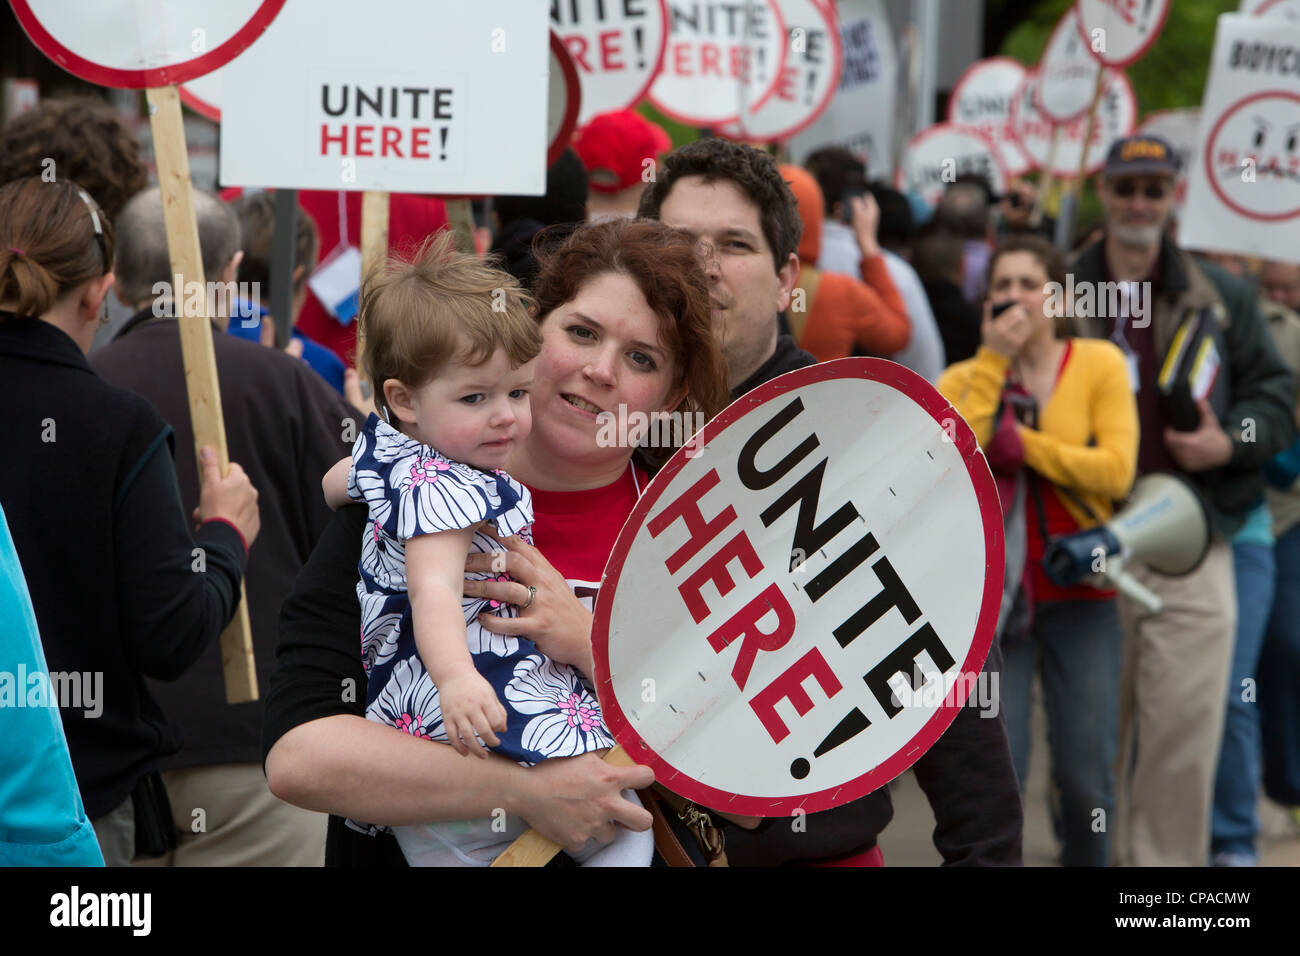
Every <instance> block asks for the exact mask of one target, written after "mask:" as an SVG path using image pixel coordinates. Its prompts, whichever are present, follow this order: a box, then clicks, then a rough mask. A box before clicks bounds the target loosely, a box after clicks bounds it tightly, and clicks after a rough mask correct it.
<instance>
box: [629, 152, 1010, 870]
mask: <svg viewBox="0 0 1300 956" xmlns="http://www.w3.org/2000/svg"><path fill="white" fill-rule="evenodd" d="M640 215H642V216H645V217H648V218H654V219H659V220H661V221H663V222H664V223H666V224H667V225H670V226H674V227H678V228H682V229H686V230H687V231H689V232H691V233H693V234H694V235H695V236H696V238H697V239H698V240H699V241H700V250H701V258H702V262H703V265H704V268H705V273H706V275H707V276H708V278H709V283H710V288H711V293H712V299H713V303H714V310H713V317H714V323H715V329H716V330H717V332H718V335H719V337H720V338H721V340H722V347H723V352H724V354H725V356H726V360H727V369H728V374H729V382H730V385H731V396H732V398H733V400H734V399H736V398H739V397H740V396H742V395H744V394H745V393H746V392H749V391H751V390H753V389H755V388H757V387H758V386H759V385H761V384H763V383H764V382H766V381H769V380H770V379H773V378H775V377H777V376H778V375H781V374H783V373H785V372H789V371H793V370H794V369H797V368H803V367H806V366H808V365H812V364H814V360H813V358H812V356H811V355H808V354H807V353H806V352H803V351H801V350H800V349H799V348H798V347H797V346H795V344H794V341H793V340H792V339H791V338H790V336H788V335H778V332H777V316H778V314H779V313H780V312H781V311H782V310H784V309H785V308H786V307H787V306H788V305H789V303H790V293H791V289H792V288H793V286H794V281H795V275H796V273H797V272H798V268H799V260H798V258H797V257H796V255H795V249H796V248H797V246H798V242H799V233H800V228H801V226H800V221H799V216H798V210H797V207H796V203H795V198H794V196H793V194H792V193H791V192H790V189H789V187H788V186H787V185H786V183H785V181H784V180H783V179H782V178H781V174H780V173H779V172H778V170H777V167H776V163H775V162H774V161H773V160H772V158H771V157H770V156H768V155H767V154H766V153H764V152H761V151H759V150H757V149H754V148H752V147H749V146H743V145H739V144H736V143H730V142H727V141H724V140H721V139H702V140H698V141H696V142H694V143H690V144H688V145H686V146H682V147H680V148H679V149H677V150H675V151H674V152H672V153H670V154H669V155H668V156H667V157H666V158H665V159H664V162H663V163H662V164H661V166H660V169H659V173H658V176H657V177H656V180H655V182H654V183H653V184H652V185H650V186H649V187H647V188H646V191H645V193H644V194H643V195H642V197H641V209H640ZM986 667H987V669H988V670H989V671H990V672H993V671H997V670H999V669H1000V667H1001V654H1000V652H999V651H998V649H997V646H996V644H995V645H994V647H993V649H992V650H991V651H990V653H989V660H988V664H987V665H986ZM914 770H915V772H916V777H917V781H918V782H919V783H920V785H921V787H922V789H924V790H925V793H926V795H927V796H928V797H929V799H930V805H931V807H932V808H933V809H934V815H935V819H936V822H937V827H936V829H935V835H934V839H935V846H936V847H937V848H938V850H939V852H940V853H941V854H942V855H943V858H944V861H945V863H947V864H967V865H977V864H1010V865H1016V864H1019V863H1020V839H1021V829H1022V824H1023V819H1022V813H1021V806H1020V790H1019V785H1018V784H1017V782H1016V776H1015V771H1014V770H1013V769H1012V766H1011V753H1010V749H1009V747H1008V744H1007V733H1006V724H1005V721H1004V719H1003V718H1002V717H1001V716H1000V715H999V716H997V717H995V718H992V719H981V715H980V713H979V712H978V711H976V710H975V709H973V708H970V707H963V708H961V713H960V714H959V715H958V716H957V718H956V719H955V720H954V721H953V724H952V726H951V727H949V728H948V731H947V732H946V733H945V734H944V735H943V736H942V737H941V738H939V740H938V742H937V743H935V744H934V746H933V747H932V748H931V749H930V751H929V752H928V753H927V754H926V755H925V756H924V757H922V758H921V759H920V760H919V761H917V763H916V764H915V767H914ZM892 816H893V807H892V805H891V804H890V801H889V793H888V790H887V789H886V788H884V787H882V788H881V789H879V790H877V791H876V792H875V793H872V794H870V795H869V796H866V797H863V798H862V799H860V800H856V801H854V802H852V803H850V804H847V805H845V806H842V807H838V808H836V809H834V810H827V811H824V812H822V813H815V814H810V815H809V816H808V820H807V827H806V829H805V830H804V831H802V832H795V831H794V828H792V827H790V825H789V822H788V821H787V820H784V819H775V818H774V819H768V820H765V821H763V822H762V823H760V824H759V825H758V828H757V829H755V830H748V829H744V828H743V827H741V826H737V825H733V824H730V823H723V824H722V826H723V829H724V830H725V831H726V852H727V856H728V858H729V859H730V861H731V862H732V864H734V865H750V866H776V865H780V864H784V863H803V864H807V863H817V862H828V861H832V860H833V861H837V862H841V863H842V864H845V865H865V866H873V865H875V866H878V865H880V851H879V849H878V847H877V846H876V838H877V836H878V835H879V833H880V832H881V831H882V830H883V829H884V828H885V826H886V824H888V823H889V820H890V818H891V817H892Z"/></svg>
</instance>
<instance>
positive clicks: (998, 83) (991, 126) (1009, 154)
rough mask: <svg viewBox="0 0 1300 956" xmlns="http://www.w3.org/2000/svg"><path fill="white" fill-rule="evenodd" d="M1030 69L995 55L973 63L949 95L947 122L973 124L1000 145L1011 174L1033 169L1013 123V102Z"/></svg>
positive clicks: (1003, 162) (1002, 157) (1008, 58)
mask: <svg viewBox="0 0 1300 956" xmlns="http://www.w3.org/2000/svg"><path fill="white" fill-rule="evenodd" d="M1026 72H1028V71H1027V70H1026V69H1025V67H1024V64H1022V63H1021V62H1020V61H1019V60H1013V59H1011V57H1008V56H993V57H989V58H988V59H987V60H980V61H978V62H976V63H972V64H971V65H970V66H969V67H967V68H966V72H965V73H963V74H962V75H961V77H960V78H959V79H958V80H957V85H956V86H954V87H953V89H952V94H951V95H950V96H949V97H948V122H949V123H959V124H961V125H962V126H973V127H975V128H976V129H977V130H979V131H980V132H981V133H983V134H984V135H985V136H986V137H987V138H988V139H989V140H990V141H992V143H993V145H994V146H995V147H996V148H997V153H998V158H1000V159H1001V160H1002V166H1003V168H1005V169H1006V171H1007V175H1008V176H1019V175H1020V174H1021V173H1025V172H1028V171H1029V170H1030V169H1033V165H1034V164H1033V163H1032V162H1031V161H1030V159H1029V157H1028V156H1026V155H1025V151H1024V150H1023V149H1021V148H1020V143H1019V142H1018V141H1017V140H1016V134H1015V130H1014V129H1013V128H1012V126H1011V101H1012V100H1013V99H1014V98H1015V95H1016V91H1017V90H1019V89H1020V84H1021V83H1023V82H1024V81H1025V73H1026Z"/></svg>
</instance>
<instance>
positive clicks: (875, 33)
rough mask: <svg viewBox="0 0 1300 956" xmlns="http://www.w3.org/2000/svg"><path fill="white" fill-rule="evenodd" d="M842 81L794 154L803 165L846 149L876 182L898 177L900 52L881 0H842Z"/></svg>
mask: <svg viewBox="0 0 1300 956" xmlns="http://www.w3.org/2000/svg"><path fill="white" fill-rule="evenodd" d="M836 10H837V12H838V14H839V33H840V47H841V51H842V53H841V66H840V82H839V86H838V87H837V88H836V89H835V91H834V94H833V96H832V97H831V101H830V104H829V105H828V106H827V107H826V109H825V110H824V111H823V112H822V114H821V116H819V117H818V118H817V120H816V121H815V122H813V123H812V125H810V126H809V127H808V128H807V129H805V130H803V131H802V132H800V133H798V134H796V135H795V136H794V138H793V139H792V140H791V141H790V152H791V155H792V156H794V157H796V158H797V159H799V161H801V162H802V161H803V159H804V158H806V157H807V156H808V154H809V153H811V152H812V151H813V150H815V149H819V148H821V147H823V146H843V147H845V148H847V149H849V150H850V151H852V152H853V153H856V154H858V155H859V156H861V157H863V159H864V161H865V162H866V163H867V171H868V174H869V175H870V176H871V178H873V179H889V178H890V177H891V176H892V175H893V173H894V127H895V108H896V105H897V103H898V97H897V95H896V93H897V90H898V54H897V51H896V49H895V47H894V34H893V30H892V28H891V26H890V23H889V15H888V13H887V12H886V10H885V7H884V4H883V2H882V0H841V2H839V3H838V4H836Z"/></svg>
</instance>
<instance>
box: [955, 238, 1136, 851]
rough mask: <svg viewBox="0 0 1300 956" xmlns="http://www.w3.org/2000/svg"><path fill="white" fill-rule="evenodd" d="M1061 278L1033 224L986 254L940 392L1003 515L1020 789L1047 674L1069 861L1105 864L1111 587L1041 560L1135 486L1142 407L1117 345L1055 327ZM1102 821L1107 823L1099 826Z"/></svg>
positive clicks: (1116, 683) (1115, 689) (1116, 654)
mask: <svg viewBox="0 0 1300 956" xmlns="http://www.w3.org/2000/svg"><path fill="white" fill-rule="evenodd" d="M1052 283H1059V285H1058V286H1056V288H1061V287H1063V286H1064V285H1065V260H1064V258H1063V257H1062V255H1061V253H1060V251H1059V250H1058V249H1056V247H1055V246H1053V245H1051V243H1049V242H1047V241H1046V240H1045V239H1042V238H1040V237H1038V236H1034V235H1032V234H1028V233H1026V234H1020V235H1016V236H1012V237H1010V238H1008V239H1005V240H1003V242H1002V244H1001V245H1000V246H998V248H997V249H996V250H995V251H994V252H993V255H992V257H991V258H990V260H989V267H988V278H987V283H986V284H987V287H988V289H989V300H988V301H987V302H985V303H984V318H983V325H982V329H981V332H982V336H983V344H981V345H980V347H979V350H978V351H977V352H976V353H975V357H974V358H971V359H967V360H966V361H963V362H958V363H957V364H955V365H953V366H951V367H949V368H948V370H947V371H946V372H944V374H943V376H942V377H941V378H940V379H939V391H940V392H941V393H943V395H944V397H945V398H947V399H948V400H949V401H950V402H952V404H953V407H954V408H955V409H957V411H958V412H960V413H961V415H962V417H963V418H965V419H966V421H967V422H968V423H969V424H970V426H971V428H972V429H973V430H974V432H975V437H976V439H977V440H978V441H979V444H980V447H981V448H983V449H984V452H985V455H986V456H987V458H988V462H989V467H990V468H991V469H992V470H993V474H994V476H995V477H996V478H997V479H998V490H999V493H1000V496H1001V498H1002V505H1003V511H1004V513H1006V515H1007V516H1008V518H1007V521H1008V528H1007V536H1006V540H1007V568H1006V585H1005V596H1004V601H1003V614H1002V619H1001V620H1000V621H999V640H1000V641H1001V646H1002V651H1003V655H1004V657H1003V665H1002V706H1003V709H1004V710H1005V711H1006V716H1007V735H1008V737H1009V738H1010V743H1011V755H1012V759H1013V760H1014V762H1015V767H1016V775H1017V777H1019V779H1020V786H1021V789H1022V790H1023V789H1024V785H1025V780H1026V778H1027V775H1028V765H1029V741H1030V732H1029V711H1030V705H1029V701H1030V688H1031V685H1032V684H1033V679H1034V674H1035V672H1041V674H1042V680H1043V695H1044V702H1045V705H1046V709H1047V720H1048V741H1049V744H1050V746H1051V751H1052V755H1051V756H1052V760H1051V763H1052V777H1053V781H1054V784H1055V787H1056V789H1057V790H1058V791H1059V793H1060V822H1061V830H1062V835H1063V843H1064V848H1063V853H1062V862H1063V863H1064V864H1065V865H1066V866H1105V865H1107V863H1108V862H1109V859H1110V856H1109V853H1110V838H1109V835H1108V834H1109V818H1110V817H1112V816H1113V814H1114V807H1115V771H1114V762H1115V753H1116V749H1117V747H1118V734H1119V694H1120V663H1121V656H1122V645H1123V639H1122V635H1121V632H1120V624H1119V613H1118V611H1117V609H1116V606H1115V592H1114V591H1113V590H1100V589H1098V588H1094V587H1092V586H1090V585H1087V584H1080V585H1077V586H1075V587H1069V588H1062V587H1058V586H1057V585H1055V584H1053V583H1052V581H1051V580H1049V579H1048V577H1047V574H1046V572H1045V571H1044V570H1043V565H1042V558H1043V553H1044V551H1045V550H1046V546H1047V542H1048V540H1049V539H1050V538H1052V537H1055V536H1057V535H1063V534H1069V533H1071V532H1073V531H1077V530H1079V529H1082V528H1089V527H1092V526H1093V525H1096V524H1099V523H1101V522H1104V521H1106V520H1107V519H1109V518H1110V516H1111V513H1112V510H1113V506H1112V503H1113V502H1115V501H1120V500H1122V499H1123V498H1125V497H1126V496H1127V495H1128V492H1129V488H1130V487H1131V486H1132V484H1133V477H1134V474H1135V471H1136V468H1137V448H1138V446H1137V442H1138V419H1137V405H1136V403H1135V401H1134V399H1133V390H1132V389H1131V388H1130V386H1129V379H1128V367H1127V364H1126V363H1125V360H1124V355H1123V353H1121V352H1120V350H1119V348H1118V347H1116V346H1115V345H1114V343H1111V342H1106V341H1102V340H1094V339H1071V338H1062V337H1059V336H1058V334H1057V328H1056V323H1055V320H1054V319H1053V317H1052V316H1051V315H1049V308H1048V305H1049V294H1050V290H1051V289H1052V288H1053V285H1052ZM1067 314H1069V313H1068V311H1067ZM1097 810H1101V811H1102V814H1103V817H1102V818H1099V817H1097V815H1096V811H1097ZM1098 819H1105V821H1106V826H1103V827H1101V828H1098V827H1097V826H1095V823H1096V821H1097V820H1098Z"/></svg>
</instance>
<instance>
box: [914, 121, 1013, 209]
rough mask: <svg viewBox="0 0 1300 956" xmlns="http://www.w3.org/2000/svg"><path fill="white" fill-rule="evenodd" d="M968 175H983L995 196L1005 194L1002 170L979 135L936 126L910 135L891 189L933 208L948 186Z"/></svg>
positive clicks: (967, 129) (966, 128) (951, 126)
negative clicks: (910, 137)
mask: <svg viewBox="0 0 1300 956" xmlns="http://www.w3.org/2000/svg"><path fill="white" fill-rule="evenodd" d="M968 173H976V174H978V175H980V176H983V177H984V178H985V179H987V180H988V182H989V185H990V186H992V187H993V191H994V192H995V193H997V194H998V195H1001V194H1002V193H1003V192H1005V191H1006V188H1007V179H1008V176H1007V172H1006V169H1005V168H1004V167H1003V166H1002V160H1001V159H1000V158H999V156H998V152H997V148H996V147H995V146H994V145H993V143H992V142H991V141H990V140H989V139H988V138H987V137H986V136H985V135H984V134H983V133H981V132H980V131H979V130H978V129H976V128H975V127H973V126H959V125H958V124H956V123H936V124H935V125H933V126H931V127H929V128H928V129H923V130H921V132H919V133H917V134H916V135H915V136H913V137H912V141H911V142H910V143H908V144H907V148H906V149H904V150H903V155H902V156H901V157H900V158H899V161H898V169H897V171H895V173H894V187H895V188H896V189H899V190H901V191H903V192H914V193H916V194H917V195H918V196H920V197H921V198H922V199H924V200H925V202H926V203H927V205H929V206H931V207H932V208H933V207H934V206H935V205H936V204H937V203H938V202H939V200H940V198H942V196H943V193H944V191H945V190H946V189H947V188H948V185H949V184H950V183H953V182H956V180H957V177H958V176H961V175H964V174H968Z"/></svg>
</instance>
